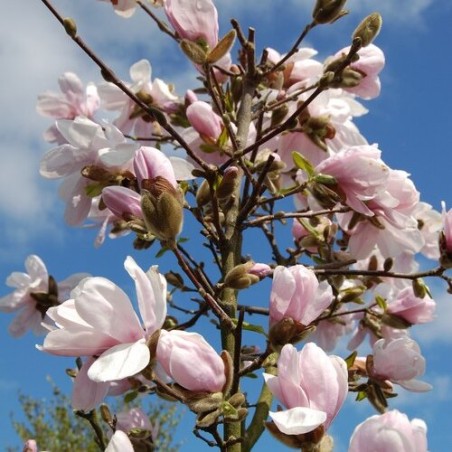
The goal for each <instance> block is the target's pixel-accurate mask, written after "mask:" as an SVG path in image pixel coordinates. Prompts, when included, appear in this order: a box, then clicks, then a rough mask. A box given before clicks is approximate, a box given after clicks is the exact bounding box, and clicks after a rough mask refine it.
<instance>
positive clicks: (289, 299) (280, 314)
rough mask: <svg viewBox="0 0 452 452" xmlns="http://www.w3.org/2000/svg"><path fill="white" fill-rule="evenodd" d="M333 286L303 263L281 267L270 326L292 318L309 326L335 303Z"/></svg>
mask: <svg viewBox="0 0 452 452" xmlns="http://www.w3.org/2000/svg"><path fill="white" fill-rule="evenodd" d="M332 299H333V293H332V290H331V286H330V285H329V284H328V283H327V282H326V281H322V282H321V283H319V281H318V280H317V277H316V276H315V273H314V272H313V271H312V270H309V269H308V268H306V267H305V266H303V265H294V266H293V267H288V268H286V267H283V266H280V265H279V266H277V267H276V268H275V270H274V272H273V284H272V289H271V294H270V325H274V324H275V323H277V322H279V321H280V320H282V319H285V318H291V319H293V320H295V321H297V322H299V323H301V324H302V325H305V326H307V325H309V324H310V323H311V322H313V321H314V320H315V319H316V318H317V317H318V316H319V315H320V314H322V312H323V311H324V310H325V309H326V308H327V307H328V306H329V305H330V304H331V301H332Z"/></svg>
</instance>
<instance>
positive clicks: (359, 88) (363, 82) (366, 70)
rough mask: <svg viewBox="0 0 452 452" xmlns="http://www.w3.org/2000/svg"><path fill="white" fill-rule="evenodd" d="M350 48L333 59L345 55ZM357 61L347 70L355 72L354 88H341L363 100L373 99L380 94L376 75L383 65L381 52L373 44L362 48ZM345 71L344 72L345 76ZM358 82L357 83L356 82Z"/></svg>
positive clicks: (383, 59) (338, 53)
mask: <svg viewBox="0 0 452 452" xmlns="http://www.w3.org/2000/svg"><path fill="white" fill-rule="evenodd" d="M349 50H350V47H346V48H345V49H342V50H340V51H339V52H337V54H336V55H335V58H337V57H340V56H342V55H347V54H348V52H349ZM358 56H359V59H358V60H357V61H354V62H353V63H351V64H350V66H349V68H350V69H351V70H352V71H353V72H355V73H356V74H355V77H354V78H355V80H356V82H357V84H356V86H344V87H343V88H344V89H345V90H346V91H348V92H350V93H353V94H356V95H357V96H360V97H362V98H363V99H373V98H374V97H377V96H378V95H379V94H380V89H381V83H380V78H379V77H378V74H379V73H380V72H381V70H382V69H383V67H384V65H385V56H384V53H383V51H382V50H381V49H380V48H379V47H377V46H376V45H374V44H370V45H368V46H366V47H362V48H361V49H360V50H359V51H358ZM346 73H347V71H345V74H346ZM358 80H359V81H358Z"/></svg>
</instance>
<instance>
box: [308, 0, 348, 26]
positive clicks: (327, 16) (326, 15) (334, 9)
mask: <svg viewBox="0 0 452 452" xmlns="http://www.w3.org/2000/svg"><path fill="white" fill-rule="evenodd" d="M345 2H346V0H317V3H316V4H315V6H314V10H313V11H312V18H313V19H314V23H315V24H331V23H333V22H335V21H336V20H338V19H340V18H341V17H342V16H345V15H346V14H348V11H346V10H343V9H342V7H343V6H344V5H345Z"/></svg>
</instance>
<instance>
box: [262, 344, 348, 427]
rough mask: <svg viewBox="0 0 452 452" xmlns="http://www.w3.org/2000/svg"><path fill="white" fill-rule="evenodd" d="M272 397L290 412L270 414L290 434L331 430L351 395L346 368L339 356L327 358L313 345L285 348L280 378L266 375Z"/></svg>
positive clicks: (280, 366)
mask: <svg viewBox="0 0 452 452" xmlns="http://www.w3.org/2000/svg"><path fill="white" fill-rule="evenodd" d="M264 378H265V381H266V383H267V385H268V387H269V389H270V391H271V392H272V393H273V395H274V396H275V397H276V398H277V399H278V400H280V401H281V403H283V404H284V405H285V406H286V408H288V409H287V410H284V411H280V412H276V413H273V412H270V416H271V418H272V419H273V421H274V422H275V424H276V425H277V427H278V429H279V430H280V431H281V432H283V433H286V434H288V435H297V434H303V433H307V432H310V431H312V430H314V429H316V428H317V427H319V426H320V425H323V426H324V428H325V430H327V429H328V427H329V426H330V424H331V422H332V421H333V419H334V418H335V416H336V414H337V413H338V411H339V410H340V408H341V407H342V404H343V403H344V400H345V397H346V396H347V392H348V373H347V365H346V364H345V361H344V360H343V359H342V358H339V357H338V356H327V355H326V353H325V352H324V351H323V350H322V349H321V348H320V347H318V346H317V345H315V344H314V343H313V342H309V343H307V344H306V345H305V346H304V347H303V349H302V350H301V351H300V352H298V351H297V350H296V348H295V347H294V346H293V345H291V344H287V345H285V346H284V347H283V348H282V350H281V355H280V357H279V359H278V376H274V375H270V374H266V373H264Z"/></svg>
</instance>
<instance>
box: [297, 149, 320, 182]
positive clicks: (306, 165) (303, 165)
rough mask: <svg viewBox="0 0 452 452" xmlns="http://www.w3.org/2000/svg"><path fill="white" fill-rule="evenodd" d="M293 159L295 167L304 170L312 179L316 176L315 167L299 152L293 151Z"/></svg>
mask: <svg viewBox="0 0 452 452" xmlns="http://www.w3.org/2000/svg"><path fill="white" fill-rule="evenodd" d="M292 159H293V162H294V163H295V166H296V167H297V168H298V169H301V170H303V171H304V172H305V173H306V174H307V175H308V176H309V177H310V178H311V177H314V176H315V170H314V167H313V166H312V165H311V163H310V162H309V161H308V160H307V159H306V158H305V157H303V156H302V155H301V154H300V153H299V152H297V151H293V152H292Z"/></svg>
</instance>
